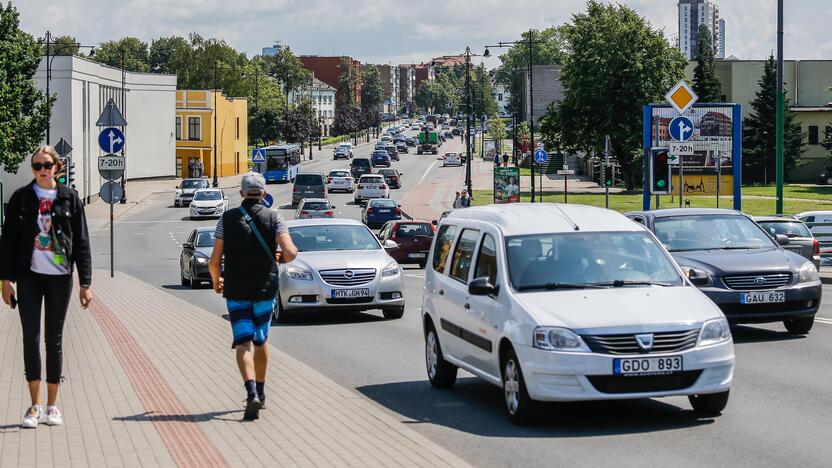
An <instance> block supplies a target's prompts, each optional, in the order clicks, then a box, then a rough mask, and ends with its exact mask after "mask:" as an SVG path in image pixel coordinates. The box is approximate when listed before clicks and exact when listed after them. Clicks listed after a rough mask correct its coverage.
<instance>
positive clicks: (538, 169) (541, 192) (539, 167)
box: [537, 163, 543, 202]
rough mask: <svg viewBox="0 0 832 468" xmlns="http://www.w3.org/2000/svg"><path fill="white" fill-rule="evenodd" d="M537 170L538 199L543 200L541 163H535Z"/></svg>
mask: <svg viewBox="0 0 832 468" xmlns="http://www.w3.org/2000/svg"><path fill="white" fill-rule="evenodd" d="M537 172H538V174H539V176H540V184H538V185H540V201H541V202H542V201H543V164H542V163H537Z"/></svg>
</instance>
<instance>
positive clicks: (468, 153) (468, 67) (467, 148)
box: [426, 47, 474, 197]
mask: <svg viewBox="0 0 832 468" xmlns="http://www.w3.org/2000/svg"><path fill="white" fill-rule="evenodd" d="M465 99H466V101H467V106H466V107H467V109H468V112H467V114H468V115H466V116H465V134H466V135H467V136H466V137H465V155H466V157H465V186H466V188H467V189H468V196H471V197H473V195H474V194H473V192H472V191H471V118H472V115H471V114H473V112H474V111H473V109H471V48H470V47H466V48H465ZM426 137H427V135H426Z"/></svg>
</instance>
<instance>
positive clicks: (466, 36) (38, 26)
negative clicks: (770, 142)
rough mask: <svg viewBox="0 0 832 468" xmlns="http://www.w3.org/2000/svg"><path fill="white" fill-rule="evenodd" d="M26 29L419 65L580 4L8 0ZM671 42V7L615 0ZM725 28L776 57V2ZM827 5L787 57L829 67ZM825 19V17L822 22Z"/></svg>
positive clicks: (808, 5) (809, 9) (733, 38)
mask: <svg viewBox="0 0 832 468" xmlns="http://www.w3.org/2000/svg"><path fill="white" fill-rule="evenodd" d="M12 1H13V3H14V4H15V5H16V6H17V8H18V9H19V10H20V12H21V22H22V26H23V28H24V29H25V30H27V31H29V32H30V33H32V34H33V35H35V36H42V35H43V32H44V31H45V30H47V29H49V30H51V31H52V33H53V34H56V35H60V34H71V35H73V36H75V37H76V38H77V39H78V40H79V41H81V42H82V43H84V44H94V43H98V42H102V41H106V40H112V39H118V38H120V37H122V36H125V35H132V36H137V37H139V38H141V39H143V40H145V41H148V42H149V41H150V40H151V39H153V38H156V37H159V36H168V35H173V34H177V35H182V36H187V35H188V34H189V33H191V32H198V33H199V34H202V35H203V36H208V37H217V38H221V39H224V40H226V41H227V42H229V43H230V44H231V45H233V46H234V47H236V48H237V49H239V50H243V51H245V52H247V53H248V54H249V55H254V54H256V53H259V51H260V48H261V47H264V46H269V45H271V43H272V42H273V41H275V40H279V41H281V43H283V44H287V45H289V46H291V47H292V49H293V50H295V51H296V52H300V53H307V54H319V55H329V54H332V53H335V54H346V55H352V56H354V57H356V58H358V59H359V60H372V61H375V62H381V63H388V62H391V61H392V62H393V63H396V62H398V61H405V60H406V61H409V62H419V61H422V60H427V59H429V58H430V57H431V56H435V55H442V54H452V53H458V52H460V51H463V50H464V49H465V47H466V46H471V49H472V51H474V52H477V53H479V52H481V51H482V46H483V45H485V44H489V43H493V42H496V41H509V40H514V39H517V38H518V37H519V35H520V34H521V33H522V32H523V31H525V30H527V29H529V28H530V27H534V28H538V29H539V28H543V27H547V26H551V25H557V24H561V23H564V22H567V21H569V20H570V19H571V16H572V14H573V13H575V12H580V11H582V10H583V9H584V6H585V3H586V2H585V1H584V0H555V1H552V0H232V1H229V0H118V1H113V0H63V1H61V2H56V1H55V0H12ZM619 1H620V3H624V4H627V5H629V6H631V7H632V8H634V9H635V10H636V11H638V12H639V13H640V14H641V15H643V16H645V17H647V18H648V19H649V20H650V21H651V23H652V24H653V25H654V26H655V27H657V28H660V29H664V31H665V34H666V35H667V36H668V37H669V36H671V35H673V34H676V33H677V22H676V0H629V1H627V0H619ZM716 1H717V3H718V4H719V6H720V13H721V15H722V16H723V17H724V18H725V19H726V22H727V35H726V37H727V47H726V49H727V53H728V54H733V55H736V56H738V57H740V58H762V57H765V56H768V54H769V52H770V51H772V50H774V48H775V42H774V41H775V11H774V5H775V2H774V1H773V0H771V1H760V0H716ZM828 12H829V0H789V2H788V9H787V14H786V24H787V30H786V41H785V42H786V56H787V57H788V58H804V59H808V58H824V59H832V44H830V41H829V34H828V24H826V22H828V18H829V13H828ZM822 13H823V14H822Z"/></svg>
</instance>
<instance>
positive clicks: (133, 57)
mask: <svg viewBox="0 0 832 468" xmlns="http://www.w3.org/2000/svg"><path fill="white" fill-rule="evenodd" d="M122 54H123V55H124V69H125V70H127V71H132V72H148V71H150V57H149V55H148V47H147V44H146V43H145V42H142V41H141V40H140V39H138V38H135V37H124V38H121V39H119V40H117V41H107V42H104V43H102V44H101V45H100V46H99V47H98V48H97V49H95V55H94V56H93V59H94V60H95V61H96V62H99V63H103V64H105V65H109V66H111V67H116V68H121V64H122Z"/></svg>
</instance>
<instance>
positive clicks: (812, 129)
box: [809, 125, 819, 145]
mask: <svg viewBox="0 0 832 468" xmlns="http://www.w3.org/2000/svg"><path fill="white" fill-rule="evenodd" d="M809 144H810V145H817V144H819V140H818V126H817V125H809Z"/></svg>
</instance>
